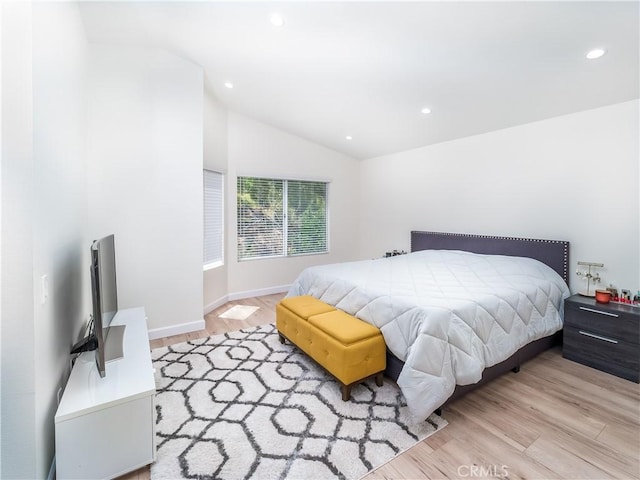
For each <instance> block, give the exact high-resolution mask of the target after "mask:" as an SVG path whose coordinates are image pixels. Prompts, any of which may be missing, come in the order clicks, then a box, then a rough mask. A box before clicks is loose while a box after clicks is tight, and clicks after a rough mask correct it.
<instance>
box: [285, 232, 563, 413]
mask: <svg viewBox="0 0 640 480" xmlns="http://www.w3.org/2000/svg"><path fill="white" fill-rule="evenodd" d="M568 258H569V243H568V242H563V241H555V240H540V239H525V238H508V237H495V236H480V235H466V234H452V233H440V232H417V231H414V232H411V253H409V254H407V255H398V256H393V257H390V258H381V259H375V260H369V261H361V262H346V263H340V264H332V265H322V266H316V267H310V268H307V269H306V270H304V271H303V272H302V273H301V274H300V275H299V276H298V278H297V279H296V280H295V282H294V283H293V284H292V286H291V288H290V290H289V293H288V295H289V296H293V295H312V296H314V297H316V298H319V299H320V300H323V301H324V302H326V303H329V304H331V305H334V306H336V307H337V308H340V309H342V310H344V311H346V312H347V313H349V314H351V315H354V316H356V317H358V318H360V319H361V320H364V321H366V322H368V323H371V324H373V325H375V326H377V327H378V328H380V330H381V331H382V334H383V336H384V338H385V342H386V344H387V348H388V359H387V371H386V374H387V375H388V376H389V377H391V378H392V379H394V380H396V381H397V383H398V385H399V386H400V388H401V389H402V391H403V394H404V397H405V399H406V401H407V404H408V406H409V409H410V411H411V412H412V414H413V415H414V416H415V417H416V418H419V419H424V418H426V417H427V416H428V415H429V414H431V413H432V412H433V411H435V410H437V409H438V408H441V407H442V406H443V405H444V404H445V403H446V402H448V401H452V400H453V399H455V398H458V397H459V396H460V395H462V394H464V393H466V392H468V391H469V390H471V389H472V388H474V387H477V386H479V385H481V384H482V383H484V382H486V381H488V380H490V379H492V378H495V377H496V376H498V375H500V374H502V373H504V372H506V371H509V370H512V369H518V368H519V366H520V364H521V363H523V362H524V361H526V360H528V359H529V358H532V357H533V356H535V355H536V354H538V353H540V352H541V351H543V350H545V349H547V348H549V347H550V346H551V345H553V343H554V342H556V341H557V336H558V333H559V332H560V331H561V329H562V319H563V313H564V312H563V305H564V299H565V298H566V297H568V296H569V295H570V293H569V288H568V287H567V283H566V282H567V274H568Z"/></svg>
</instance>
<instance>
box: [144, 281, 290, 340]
mask: <svg viewBox="0 0 640 480" xmlns="http://www.w3.org/2000/svg"><path fill="white" fill-rule="evenodd" d="M289 287H291V285H279V286H276V287H268V288H259V289H257V290H245V291H244V292H235V293H230V294H229V295H225V296H224V297H220V298H219V299H217V300H215V301H213V302H211V303H210V304H208V305H206V306H205V307H204V315H206V314H207V313H210V312H212V311H214V310H215V309H216V308H218V307H221V306H222V305H224V304H225V303H227V302H232V301H234V300H242V299H244V298H252V297H262V296H263V295H273V294H274V293H284V292H288V291H289ZM204 328H205V322H204V319H202V320H197V321H195V322H190V323H181V324H179V325H172V326H171V327H162V328H154V329H152V330H149V340H155V339H156V338H164V337H171V336H173V335H182V334H184V333H191V332H197V331H198V330H204Z"/></svg>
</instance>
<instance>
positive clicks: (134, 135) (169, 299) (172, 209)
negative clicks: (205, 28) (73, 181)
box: [88, 45, 204, 334]
mask: <svg viewBox="0 0 640 480" xmlns="http://www.w3.org/2000/svg"><path fill="white" fill-rule="evenodd" d="M90 53H91V61H90V65H91V68H90V83H89V85H90V102H89V141H88V145H89V154H88V158H89V165H88V191H89V215H90V222H89V226H90V235H91V237H92V238H98V237H101V236H104V235H107V234H110V233H114V234H115V237H116V256H117V259H116V269H117V278H118V304H119V307H121V308H126V307H134V306H144V307H145V308H146V312H147V316H148V325H149V329H150V330H156V331H157V332H160V333H159V334H164V333H167V332H166V331H163V330H162V329H164V328H168V327H169V328H171V327H174V326H175V325H179V324H180V325H187V327H186V328H189V327H188V326H189V325H190V326H191V327H198V326H199V328H202V327H203V325H204V322H203V319H202V305H203V299H202V248H203V247H202V228H203V227H202V195H203V194H202V162H203V72H202V69H201V68H200V67H198V66H196V65H194V64H192V63H190V62H187V61H185V60H183V59H181V58H179V57H177V56H175V55H172V54H169V53H166V52H163V51H161V50H155V49H145V48H133V47H120V46H106V45H92V46H91V50H90ZM191 329H193V328H191ZM161 332H164V333H161Z"/></svg>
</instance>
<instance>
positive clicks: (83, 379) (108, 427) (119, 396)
mask: <svg viewBox="0 0 640 480" xmlns="http://www.w3.org/2000/svg"><path fill="white" fill-rule="evenodd" d="M111 325H114V326H115V325H124V326H125V332H124V341H123V349H124V357H123V358H120V359H118V360H114V361H112V362H108V363H107V364H106V376H105V377H104V378H101V377H100V374H99V373H98V369H97V367H96V362H95V352H84V353H82V354H80V356H79V357H78V358H77V360H76V362H75V365H74V366H73V369H72V371H71V375H70V376H69V381H68V382H67V386H66V388H65V390H64V394H63V395H62V398H61V400H60V405H58V411H57V412H56V416H55V424H56V425H55V426H56V478H57V479H58V480H62V479H67V478H82V479H88V478H91V479H99V478H113V477H116V476H119V475H123V474H125V473H127V472H130V471H132V470H136V469H137V468H140V467H142V466H144V465H148V464H149V463H152V462H153V461H154V460H155V456H156V447H155V412H154V398H155V393H156V388H155V380H154V376H153V366H152V363H151V352H150V349H149V337H148V334H147V321H146V315H145V311H144V308H130V309H126V310H119V311H118V313H117V314H116V316H115V317H114V318H113V320H112V322H111Z"/></svg>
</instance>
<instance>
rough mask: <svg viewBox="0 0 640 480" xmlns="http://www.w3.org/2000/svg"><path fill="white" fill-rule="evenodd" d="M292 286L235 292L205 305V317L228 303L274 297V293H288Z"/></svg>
mask: <svg viewBox="0 0 640 480" xmlns="http://www.w3.org/2000/svg"><path fill="white" fill-rule="evenodd" d="M290 287H291V285H279V286H276V287H268V288H259V289H257V290H245V291H244V292H235V293H230V294H228V295H225V296H224V297H220V298H219V299H217V300H215V301H213V302H211V303H209V304H208V305H205V307H204V315H206V314H207V313H211V312H213V311H214V310H215V309H216V308H218V307H221V306H222V305H224V304H225V303H227V302H232V301H234V300H242V299H244V298H252V297H262V296H263V295H273V294H274V293H284V292H288V291H289V288H290Z"/></svg>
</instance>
